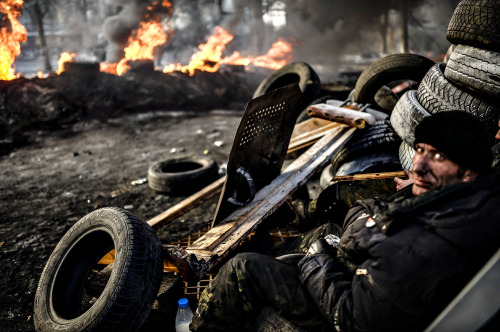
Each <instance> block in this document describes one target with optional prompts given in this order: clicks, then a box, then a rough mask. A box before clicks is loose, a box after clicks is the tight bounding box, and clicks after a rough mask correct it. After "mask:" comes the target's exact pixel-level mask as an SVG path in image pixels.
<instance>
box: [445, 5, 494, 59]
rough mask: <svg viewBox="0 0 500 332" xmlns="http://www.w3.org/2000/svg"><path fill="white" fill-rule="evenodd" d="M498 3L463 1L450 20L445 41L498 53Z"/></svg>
mask: <svg viewBox="0 0 500 332" xmlns="http://www.w3.org/2000/svg"><path fill="white" fill-rule="evenodd" d="M499 17H500V1H498V0H463V1H461V2H460V3H459V4H458V5H457V7H456V8H455V11H454V12H453V15H452V17H451V19H450V23H449V25H448V29H447V31H446V39H448V40H449V41H450V42H451V43H453V44H456V45H459V44H462V45H469V46H475V47H479V48H483V49H488V50H491V51H495V52H500V20H499V19H498V18H499Z"/></svg>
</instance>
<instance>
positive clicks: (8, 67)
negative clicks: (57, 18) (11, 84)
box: [0, 0, 28, 80]
mask: <svg viewBox="0 0 500 332" xmlns="http://www.w3.org/2000/svg"><path fill="white" fill-rule="evenodd" d="M23 2H24V0H2V1H1V2H0V17H2V19H1V20H0V80H13V79H15V78H16V77H17V76H16V75H15V71H14V69H13V68H12V65H13V64H14V60H15V59H16V56H18V55H19V54H20V53H21V44H20V43H24V42H25V41H26V39H27V38H28V33H27V31H26V28H25V27H24V26H23V25H22V24H21V23H20V22H19V20H18V18H19V17H20V16H21V9H22V7H23Z"/></svg>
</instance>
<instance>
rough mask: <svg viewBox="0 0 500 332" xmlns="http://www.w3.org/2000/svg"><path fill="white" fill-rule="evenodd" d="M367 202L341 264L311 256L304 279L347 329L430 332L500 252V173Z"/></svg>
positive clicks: (350, 230)
mask: <svg viewBox="0 0 500 332" xmlns="http://www.w3.org/2000/svg"><path fill="white" fill-rule="evenodd" d="M405 196H408V190H404V191H402V192H399V193H397V194H396V195H394V196H393V197H391V198H390V199H386V200H381V199H368V200H363V201H359V202H358V203H357V204H356V205H355V206H354V207H353V208H352V209H351V210H350V213H349V214H348V215H347V217H346V222H345V231H344V234H343V236H342V238H341V242H340V245H339V249H338V251H337V259H333V258H332V257H329V256H328V255H326V254H316V255H312V256H307V257H306V258H304V259H303V260H302V261H301V262H300V264H299V268H300V269H301V273H300V279H301V281H302V282H303V284H305V285H306V287H307V289H308V291H309V292H310V294H311V295H312V297H313V299H314V301H315V302H316V303H317V304H318V306H319V307H320V308H321V310H322V312H323V314H324V315H325V317H326V318H327V319H328V320H329V321H330V322H332V323H333V324H334V325H335V327H336V328H337V330H339V331H412V330H415V331H417V330H423V329H424V328H425V327H426V326H428V325H429V324H430V323H431V322H432V320H433V319H434V318H435V317H436V316H437V315H438V314H439V313H440V312H441V311H442V310H443V309H444V307H445V306H446V305H447V304H448V303H449V302H450V301H451V300H452V299H453V298H454V297H455V296H456V295H457V294H458V292H459V291H460V290H461V289H462V288H463V287H464V286H465V284H466V283H467V282H468V281H469V280H470V279H471V278H472V277H473V276H474V274H475V273H476V272H477V271H478V270H479V269H480V268H481V267H482V266H483V265H484V264H485V263H486V261H487V260H488V259H489V258H490V257H491V256H492V255H493V254H494V253H495V252H496V250H497V249H498V248H499V247H500V173H499V172H496V173H495V174H492V175H488V176H486V177H483V178H480V179H477V180H476V181H473V182H469V183H464V184H460V185H456V186H451V187H447V188H444V189H442V190H439V191H435V192H428V193H425V194H423V195H420V196H411V193H410V195H409V196H411V197H405Z"/></svg>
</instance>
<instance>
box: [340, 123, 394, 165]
mask: <svg viewBox="0 0 500 332" xmlns="http://www.w3.org/2000/svg"><path fill="white" fill-rule="evenodd" d="M400 143H401V138H400V137H399V136H398V134H397V133H396V132H395V131H394V129H393V128H392V126H391V124H390V123H389V121H388V120H384V121H377V122H375V124H373V125H371V126H368V127H366V128H365V129H362V130H358V131H357V132H356V133H355V134H354V136H353V137H352V138H351V139H350V140H349V141H348V142H347V143H346V145H345V146H344V147H343V148H342V149H340V150H339V151H338V152H337V153H336V154H334V155H333V156H332V158H331V159H330V161H331V164H332V168H331V172H332V174H336V173H337V170H338V169H339V167H340V166H341V165H342V164H343V163H346V162H349V161H351V160H354V159H356V158H359V157H361V156H364V155H370V154H371V155H375V154H378V153H381V152H384V151H391V150H394V151H397V150H398V147H399V144H400Z"/></svg>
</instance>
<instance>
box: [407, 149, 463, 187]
mask: <svg viewBox="0 0 500 332" xmlns="http://www.w3.org/2000/svg"><path fill="white" fill-rule="evenodd" d="M461 173H462V172H461V170H460V167H459V166H458V165H457V164H456V163H454V162H453V161H451V160H449V159H448V158H447V157H446V156H445V155H444V154H443V153H442V152H439V151H438V150H436V148H434V147H433V146H432V145H429V144H425V143H418V144H417V145H416V149H415V157H414V158H413V174H414V182H413V188H412V192H413V194H414V195H421V194H423V193H425V192H427V191H429V190H434V189H440V188H442V187H444V186H448V185H451V184H455V183H458V182H463V174H461Z"/></svg>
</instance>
